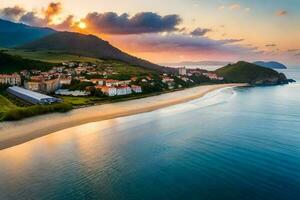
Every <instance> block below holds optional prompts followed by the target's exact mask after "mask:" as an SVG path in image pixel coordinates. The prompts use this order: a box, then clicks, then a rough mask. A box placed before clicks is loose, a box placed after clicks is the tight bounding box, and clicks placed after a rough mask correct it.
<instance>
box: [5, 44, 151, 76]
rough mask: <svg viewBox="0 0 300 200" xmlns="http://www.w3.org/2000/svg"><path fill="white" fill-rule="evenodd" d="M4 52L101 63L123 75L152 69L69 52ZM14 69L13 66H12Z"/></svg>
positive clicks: (39, 58) (52, 60)
mask: <svg viewBox="0 0 300 200" xmlns="http://www.w3.org/2000/svg"><path fill="white" fill-rule="evenodd" d="M0 50H1V49H0ZM2 50H3V51H4V52H5V53H6V54H9V55H14V56H20V57H22V58H25V59H30V60H34V61H42V62H46V63H53V64H55V63H62V62H68V61H77V62H91V63H101V64H103V65H104V66H108V67H112V68H113V69H114V70H115V71H116V72H118V73H119V74H123V75H133V76H136V75H140V74H144V73H151V72H153V71H151V70H148V69H145V68H141V67H136V66H132V65H129V64H126V63H123V62H121V61H115V60H100V59H96V58H89V57H84V56H76V55H70V54H64V53H60V52H55V51H30V50H19V49H2ZM0 62H1V61H0ZM12 69H14V68H12ZM5 71H7V72H9V71H11V70H10V69H9V70H4V69H1V68H0V72H5Z"/></svg>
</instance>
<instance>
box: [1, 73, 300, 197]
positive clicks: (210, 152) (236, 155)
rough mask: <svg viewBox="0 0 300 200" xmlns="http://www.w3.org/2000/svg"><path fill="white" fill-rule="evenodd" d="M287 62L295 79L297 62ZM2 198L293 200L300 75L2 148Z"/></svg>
mask: <svg viewBox="0 0 300 200" xmlns="http://www.w3.org/2000/svg"><path fill="white" fill-rule="evenodd" d="M283 72H284V73H285V74H286V75H287V76H288V77H289V78H293V79H295V80H298V81H300V68H289V69H286V70H283ZM41 126H42V125H41ZM0 199H1V200H69V199H70V200H81V199H87V200H89V199H99V200H102V199H113V200H114V199H115V200H123V199H124V200H127V199H128V200H140V199H144V200H148V199H149V200H156V199H184V200H186V199H188V200H189V199H197V200H198V199H199V200H202V199H203V200H299V199H300V82H296V83H292V84H289V85H281V86H269V87H246V88H235V89H232V88H226V89H222V90H218V91H215V92H212V93H209V94H207V95H206V96H205V97H203V98H200V99H196V100H193V101H190V102H187V103H184V104H179V105H175V106H171V107H167V108H163V109H160V110H156V111H153V112H148V113H143V114H138V115H133V116H129V117H121V118H116V119H111V120H106V121H101V122H95V123H89V124H85V125H81V126H77V127H73V128H69V129H66V130H62V131H59V132H56V133H53V134H50V135H47V136H44V137H41V138H38V139H35V140H32V141H30V142H27V143H24V144H21V145H18V146H15V147H11V148H8V149H4V150H2V151H0Z"/></svg>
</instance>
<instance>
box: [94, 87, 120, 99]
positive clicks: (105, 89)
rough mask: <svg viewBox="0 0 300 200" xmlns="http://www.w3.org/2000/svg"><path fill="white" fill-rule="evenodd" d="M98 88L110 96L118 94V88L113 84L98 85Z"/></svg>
mask: <svg viewBox="0 0 300 200" xmlns="http://www.w3.org/2000/svg"><path fill="white" fill-rule="evenodd" d="M96 89H100V90H101V91H102V92H103V93H104V94H105V95H107V96H110V97H112V96H116V95H117V88H115V87H112V86H96Z"/></svg>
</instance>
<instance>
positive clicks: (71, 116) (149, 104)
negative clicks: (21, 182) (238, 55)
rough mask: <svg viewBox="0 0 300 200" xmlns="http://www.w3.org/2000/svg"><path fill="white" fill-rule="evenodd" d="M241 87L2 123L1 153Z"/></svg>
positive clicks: (205, 89) (189, 91)
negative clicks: (93, 124) (47, 137)
mask: <svg viewBox="0 0 300 200" xmlns="http://www.w3.org/2000/svg"><path fill="white" fill-rule="evenodd" d="M238 86H245V84H218V85H206V86H198V87H195V88H190V89H185V90H181V91H176V92H172V93H167V94H162V95H158V96H153V97H147V98H142V99H136V100H130V101H124V102H118V103H111V104H104V105H98V106H91V107H87V108H81V109H75V110H72V111H70V112H68V113H53V114H47V115H42V116H37V117H32V118H28V119H25V120H21V121H16V122H2V123H0V150H1V149H5V148H9V147H12V146H15V145H18V144H22V143H25V142H27V141H30V140H33V139H35V138H38V137H42V136H45V135H47V134H50V133H54V132H56V131H60V130H63V129H66V128H70V127H74V126H78V125H82V124H86V123H90V122H96V121H101V120H107V119H112V118H116V117H122V116H128V115H134V114H138V113H143V112H150V111H153V110H157V109H160V108H163V107H167V106H171V105H175V104H179V103H184V102H188V101H191V100H193V99H197V98H200V97H202V96H203V95H205V94H207V93H208V92H211V91H214V90H218V89H221V88H225V87H238Z"/></svg>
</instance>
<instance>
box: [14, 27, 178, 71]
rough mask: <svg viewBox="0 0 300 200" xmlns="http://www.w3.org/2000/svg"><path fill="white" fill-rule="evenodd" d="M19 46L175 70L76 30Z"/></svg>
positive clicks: (27, 48) (58, 33)
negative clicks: (75, 31)
mask: <svg viewBox="0 0 300 200" xmlns="http://www.w3.org/2000/svg"><path fill="white" fill-rule="evenodd" d="M18 48H20V49H26V50H35V51H41V50H43V51H44V50H48V51H50V50H51V51H58V52H62V53H68V54H73V55H80V56H86V57H92V58H99V59H107V60H109V59H111V60H119V61H123V62H125V63H128V64H131V65H134V66H140V67H144V68H148V69H152V70H156V71H160V72H170V71H173V70H174V69H171V68H167V67H162V66H159V65H156V64H153V63H151V62H148V61H146V60H143V59H140V58H137V57H134V56H131V55H129V54H127V53H125V52H123V51H121V50H119V49H118V48H116V47H114V46H112V45H111V44H109V43H108V42H107V41H105V40H102V39H100V38H98V37H96V36H94V35H84V34H81V33H74V32H56V33H53V34H51V35H48V36H46V37H43V38H41V39H39V40H36V41H33V42H31V43H28V44H25V45H22V46H20V47H18Z"/></svg>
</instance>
